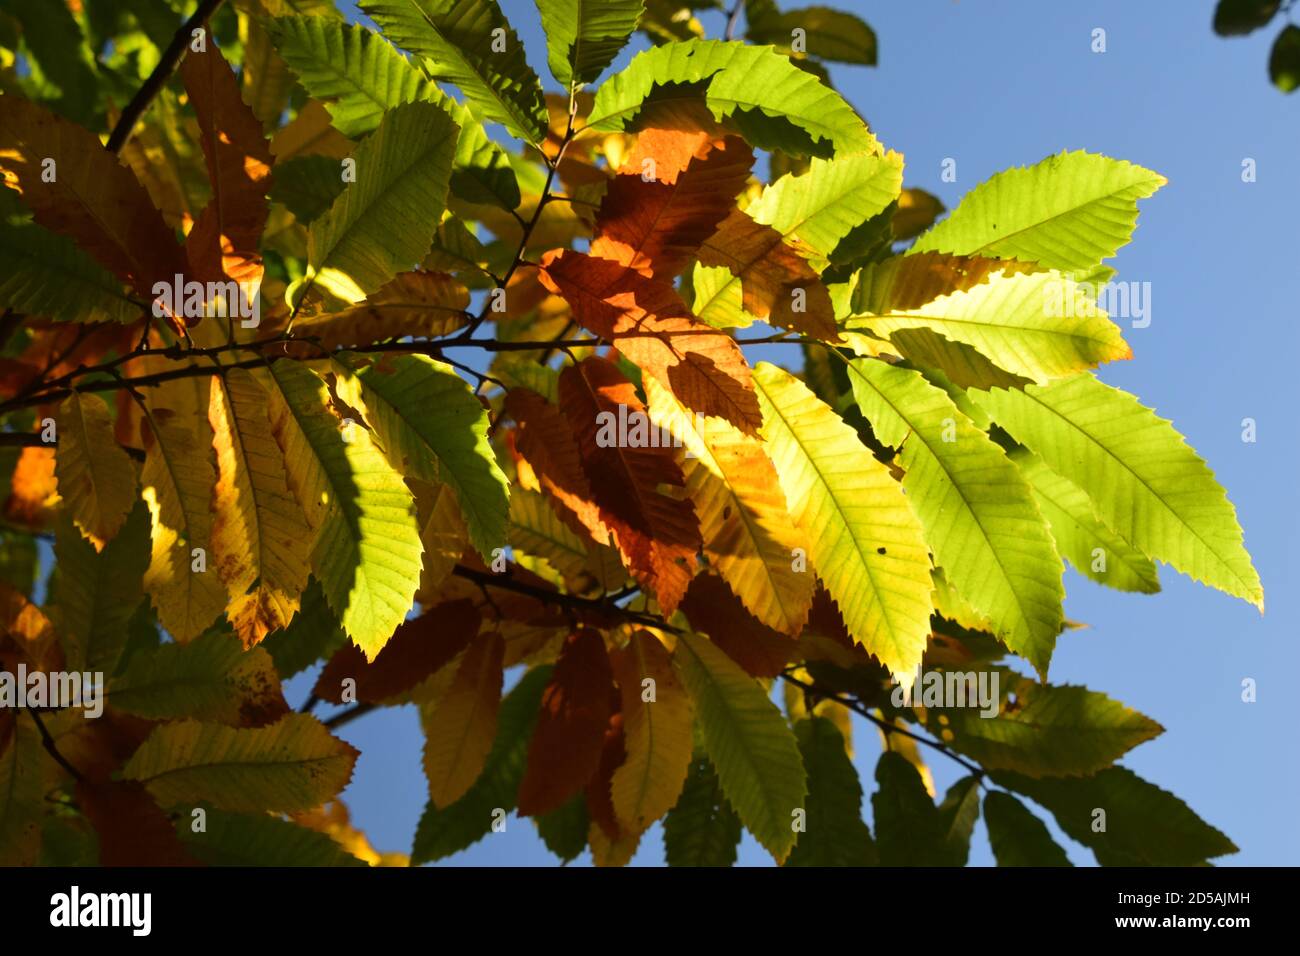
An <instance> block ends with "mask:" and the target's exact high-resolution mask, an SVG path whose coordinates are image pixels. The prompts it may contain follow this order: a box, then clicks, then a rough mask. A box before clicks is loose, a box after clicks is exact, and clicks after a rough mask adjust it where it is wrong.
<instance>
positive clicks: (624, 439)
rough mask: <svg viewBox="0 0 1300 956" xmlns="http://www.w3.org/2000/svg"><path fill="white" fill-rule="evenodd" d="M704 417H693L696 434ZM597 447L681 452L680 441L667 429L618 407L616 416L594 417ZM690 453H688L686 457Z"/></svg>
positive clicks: (609, 414) (598, 415) (623, 406)
mask: <svg viewBox="0 0 1300 956" xmlns="http://www.w3.org/2000/svg"><path fill="white" fill-rule="evenodd" d="M703 420H704V416H702V415H699V414H696V416H695V430H696V431H697V432H698V431H700V429H701V428H702V426H703ZM596 444H597V445H599V446H600V447H601V448H681V447H682V440H681V438H680V437H678V436H677V435H674V434H673V433H672V431H671V430H670V429H669V428H668V426H667V425H664V426H662V427H661V426H659V425H656V424H655V423H654V422H652V421H650V416H649V415H647V414H646V413H645V412H642V411H638V410H637V409H631V410H629V409H628V407H627V406H626V405H624V404H622V403H619V406H618V413H617V414H615V413H614V412H598V413H597V414H596ZM687 457H690V456H689V453H688V456H687Z"/></svg>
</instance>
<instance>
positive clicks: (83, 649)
mask: <svg viewBox="0 0 1300 956" xmlns="http://www.w3.org/2000/svg"><path fill="white" fill-rule="evenodd" d="M148 542H149V511H148V509H147V508H146V507H145V506H144V504H143V502H137V503H136V506H135V508H134V509H132V511H131V514H130V516H129V517H128V518H127V521H126V524H124V525H123V526H122V530H121V531H119V532H118V533H117V536H116V537H115V538H113V540H112V541H110V542H109V543H108V544H107V545H105V547H104V550H103V551H96V550H95V546H94V545H92V544H91V543H90V542H89V541H87V540H86V539H85V538H83V537H82V536H81V534H80V532H78V531H77V529H76V527H75V526H73V524H72V522H71V521H70V520H66V519H65V520H64V521H62V522H60V524H59V527H58V531H57V534H56V537H55V543H54V560H55V564H56V566H57V567H58V569H59V577H58V583H57V587H56V590H55V593H54V607H53V608H52V610H51V618H52V619H53V621H54V625H55V628H56V630H57V631H58V633H59V638H60V641H61V642H62V645H63V655H64V659H65V666H66V667H67V669H68V670H70V671H102V672H103V673H104V674H112V673H113V672H114V671H115V670H116V669H117V662H118V660H119V659H120V658H121V656H122V650H123V649H124V648H125V647H126V641H127V635H128V630H127V624H128V623H129V622H130V620H131V615H132V614H134V613H135V609H136V607H138V606H139V604H140V600H141V598H143V597H144V586H143V581H144V572H145V568H146V567H147V566H148V564H149V543H148ZM214 573H215V572H214Z"/></svg>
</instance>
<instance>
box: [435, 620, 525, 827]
mask: <svg viewBox="0 0 1300 956" xmlns="http://www.w3.org/2000/svg"><path fill="white" fill-rule="evenodd" d="M504 655H505V642H504V641H503V640H502V639H501V635H500V634H496V633H484V634H480V635H479V636H478V637H476V638H475V639H474V642H473V643H472V644H470V646H469V647H468V648H467V649H466V651H465V653H464V655H462V657H461V660H460V664H459V666H457V668H456V676H455V678H454V679H453V681H452V684H451V686H450V687H448V688H447V690H446V691H445V692H444V693H443V694H441V695H440V696H439V697H438V699H437V702H436V703H435V704H434V705H433V707H432V708H430V709H429V711H428V716H427V719H425V720H424V721H423V723H424V733H425V742H424V773H425V776H426V777H428V780H429V798H430V799H431V800H432V801H433V803H434V806H437V807H447V806H450V805H451V804H453V803H455V802H456V801H457V800H459V799H460V798H461V797H462V796H464V795H465V792H466V791H467V790H469V788H470V787H471V786H472V785H473V784H474V781H475V780H477V779H478V775H479V773H481V772H482V770H483V763H484V761H486V760H487V755H488V752H489V751H490V750H491V749H492V741H493V740H495V739H496V732H497V711H498V709H499V708H500V706H501V662H502V659H503V657H504ZM422 716H423V715H422Z"/></svg>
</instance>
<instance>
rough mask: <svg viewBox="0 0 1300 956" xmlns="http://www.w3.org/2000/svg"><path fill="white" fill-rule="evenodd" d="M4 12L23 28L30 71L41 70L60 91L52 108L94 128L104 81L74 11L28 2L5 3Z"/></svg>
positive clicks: (3, 4) (1, 8)
mask: <svg viewBox="0 0 1300 956" xmlns="http://www.w3.org/2000/svg"><path fill="white" fill-rule="evenodd" d="M0 10H3V11H4V12H5V13H7V14H8V15H9V16H12V17H13V18H14V19H15V20H17V22H18V23H19V24H20V25H21V26H22V38H23V45H24V46H25V47H26V49H25V50H24V53H25V54H26V58H27V60H28V71H29V72H30V70H31V68H32V67H33V66H36V67H38V68H39V71H40V73H41V74H42V75H43V76H44V77H45V78H46V79H47V80H49V81H50V82H52V83H53V84H54V85H55V87H56V88H57V90H58V93H57V97H56V98H55V99H54V103H53V104H51V105H52V107H53V108H54V109H55V110H56V111H57V112H59V113H62V114H63V115H64V116H67V117H68V118H70V119H72V120H75V121H76V122H78V123H81V124H83V125H93V124H91V123H90V121H91V120H92V119H93V118H94V116H95V114H96V112H97V107H96V98H97V96H96V94H97V93H98V91H99V87H100V86H101V84H102V83H103V82H104V80H103V79H102V78H101V77H100V75H99V71H98V70H97V69H96V68H95V58H94V56H93V55H92V53H91V50H90V47H89V45H88V44H87V43H86V38H85V36H84V34H83V33H82V31H81V26H80V25H79V24H78V23H77V20H76V18H74V17H73V15H72V12H71V10H70V9H69V8H68V7H67V6H66V5H64V4H49V5H45V4H42V5H40V7H36V6H34V5H32V4H30V3H26V2H24V0H4V2H3V3H0Z"/></svg>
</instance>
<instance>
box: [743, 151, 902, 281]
mask: <svg viewBox="0 0 1300 956" xmlns="http://www.w3.org/2000/svg"><path fill="white" fill-rule="evenodd" d="M902 188H903V157H902V156H900V155H899V154H898V153H894V152H890V153H886V154H885V155H883V156H878V155H875V154H872V153H859V154H857V155H846V156H837V157H836V158H834V159H830V160H825V159H817V158H814V159H812V160H811V162H810V165H809V168H808V171H807V172H806V173H802V174H800V175H794V174H793V173H787V174H786V175H784V176H782V177H781V178H780V179H778V180H777V181H776V182H774V183H772V184H771V185H770V186H768V187H766V188H765V189H764V190H763V192H762V194H760V195H759V197H758V198H757V199H756V200H754V201H753V202H752V203H750V204H749V205H748V206H746V207H745V212H747V213H748V214H749V215H750V217H751V218H752V219H754V220H755V221H756V222H761V223H763V224H765V225H769V226H771V227H772V228H774V229H775V230H777V232H779V233H781V235H782V236H785V237H788V238H793V239H797V240H799V241H800V242H802V243H804V244H805V245H806V246H807V247H808V248H810V249H812V250H813V251H814V252H816V253H817V254H818V255H819V256H821V257H823V258H824V259H828V260H831V261H834V262H840V261H848V260H850V259H853V258H855V257H856V256H857V255H858V254H859V253H860V251H861V250H860V249H859V248H857V244H856V243H855V242H854V239H855V231H857V230H860V229H862V227H863V226H865V225H867V224H868V222H869V220H871V219H872V218H873V217H875V216H877V215H879V214H880V213H882V212H884V210H885V208H886V207H887V206H888V205H889V204H890V203H892V202H893V201H894V200H895V199H897V198H898V194H899V192H900V191H901V190H902Z"/></svg>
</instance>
